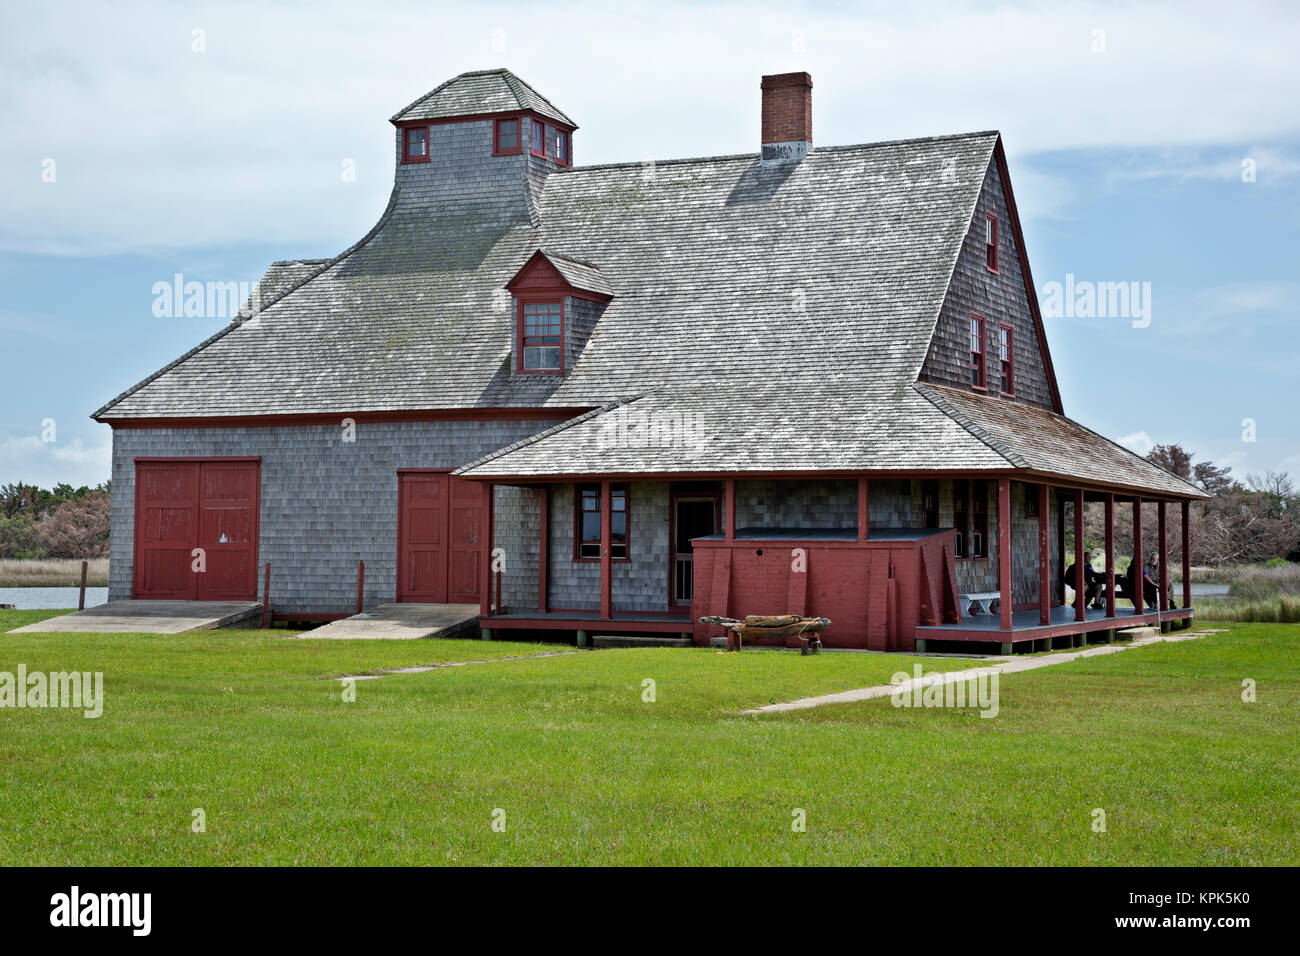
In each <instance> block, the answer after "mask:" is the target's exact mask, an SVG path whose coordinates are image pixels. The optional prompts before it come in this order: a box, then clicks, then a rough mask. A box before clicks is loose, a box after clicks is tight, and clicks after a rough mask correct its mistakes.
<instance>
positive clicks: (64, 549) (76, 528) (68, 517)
mask: <svg viewBox="0 0 1300 956" xmlns="http://www.w3.org/2000/svg"><path fill="white" fill-rule="evenodd" d="M108 519H109V497H108V495H107V494H105V493H104V492H102V491H88V492H87V493H86V494H84V495H80V496H77V497H74V498H73V499H72V500H69V501H66V502H64V503H63V504H61V505H60V506H59V508H58V510H56V511H55V512H54V513H53V514H52V515H51V516H50V517H48V518H46V519H45V520H43V521H41V522H39V523H38V524H37V525H36V547H37V550H39V551H41V552H43V553H44V555H45V556H46V557H50V558H105V557H108Z"/></svg>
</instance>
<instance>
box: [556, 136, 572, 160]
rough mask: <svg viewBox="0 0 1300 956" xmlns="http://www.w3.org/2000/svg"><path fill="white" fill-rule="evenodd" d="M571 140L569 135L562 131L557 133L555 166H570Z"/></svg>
mask: <svg viewBox="0 0 1300 956" xmlns="http://www.w3.org/2000/svg"><path fill="white" fill-rule="evenodd" d="M570 145H571V140H570V139H569V134H568V133H567V132H566V131H565V130H562V129H557V130H556V131H555V164H556V165H557V166H568V165H569V163H570V162H572V159H571V158H570V155H569V148H570Z"/></svg>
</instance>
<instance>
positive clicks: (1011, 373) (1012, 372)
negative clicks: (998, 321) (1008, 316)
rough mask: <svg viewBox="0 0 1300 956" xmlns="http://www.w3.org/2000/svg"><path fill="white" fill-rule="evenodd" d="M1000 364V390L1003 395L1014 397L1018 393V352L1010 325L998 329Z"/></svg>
mask: <svg viewBox="0 0 1300 956" xmlns="http://www.w3.org/2000/svg"><path fill="white" fill-rule="evenodd" d="M998 363H999V365H1000V366H1001V368H1000V372H999V379H1000V381H999V384H998V388H999V390H1000V391H1001V392H1002V394H1003V395H1009V396H1014V395H1015V393H1016V368H1015V366H1016V352H1015V340H1014V338H1013V335H1012V332H1011V326H1009V325H1003V326H1001V327H999V328H998Z"/></svg>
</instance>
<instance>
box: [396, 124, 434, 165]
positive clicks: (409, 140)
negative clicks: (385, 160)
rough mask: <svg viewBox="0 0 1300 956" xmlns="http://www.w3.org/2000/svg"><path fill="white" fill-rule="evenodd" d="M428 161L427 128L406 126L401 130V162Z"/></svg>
mask: <svg viewBox="0 0 1300 956" xmlns="http://www.w3.org/2000/svg"><path fill="white" fill-rule="evenodd" d="M428 161H429V127H427V126H408V127H406V128H405V129H404V130H402V162H404V163H427V162H428Z"/></svg>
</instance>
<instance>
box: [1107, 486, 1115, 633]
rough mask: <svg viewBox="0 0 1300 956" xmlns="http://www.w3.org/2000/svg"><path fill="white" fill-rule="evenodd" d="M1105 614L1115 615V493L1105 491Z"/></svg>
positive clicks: (1108, 615)
mask: <svg viewBox="0 0 1300 956" xmlns="http://www.w3.org/2000/svg"><path fill="white" fill-rule="evenodd" d="M1106 616H1107V617H1114V616H1115V495H1114V494H1112V493H1111V492H1109V491H1108V492H1106Z"/></svg>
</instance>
